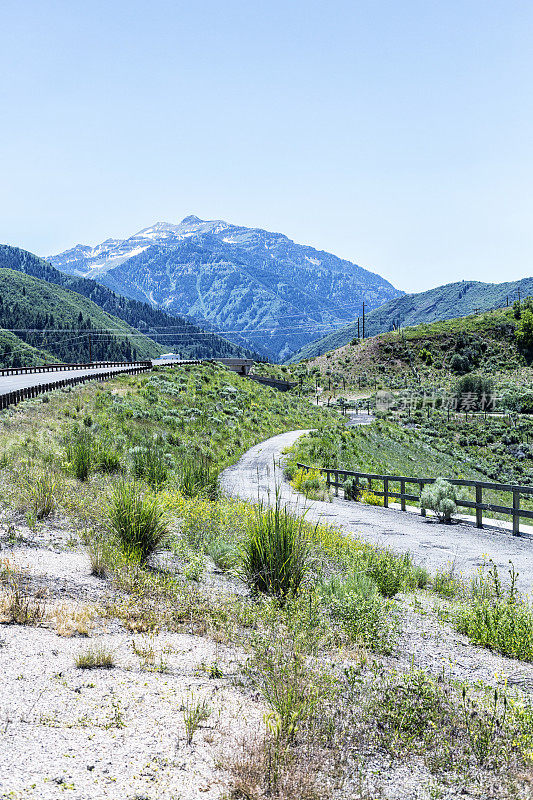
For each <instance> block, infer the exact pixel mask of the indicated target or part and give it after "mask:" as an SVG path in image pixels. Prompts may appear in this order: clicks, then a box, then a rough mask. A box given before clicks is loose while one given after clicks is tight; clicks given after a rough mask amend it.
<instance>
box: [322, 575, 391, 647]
mask: <svg viewBox="0 0 533 800" xmlns="http://www.w3.org/2000/svg"><path fill="white" fill-rule="evenodd" d="M319 592H320V594H321V596H322V599H323V601H324V603H325V604H326V606H327V607H328V608H329V610H330V613H331V615H332V617H333V618H334V619H338V620H339V621H340V622H341V624H342V627H343V628H344V630H345V631H346V633H347V634H348V636H349V637H350V639H352V640H353V641H354V642H357V643H358V644H362V645H364V646H366V647H369V648H370V649H371V650H376V651H377V652H384V653H388V652H390V651H391V650H392V646H393V643H394V640H395V634H396V630H397V619H396V615H395V614H394V613H393V606H392V605H391V602H390V601H389V600H385V599H383V598H382V597H381V595H380V594H379V592H378V587H377V585H376V583H375V581H374V580H372V578H371V577H370V576H369V575H365V574H362V573H352V574H351V575H349V576H348V577H347V578H346V579H345V580H342V579H341V578H339V577H338V576H334V577H333V578H331V579H330V580H328V581H326V582H323V583H322V584H321V585H320V587H319Z"/></svg>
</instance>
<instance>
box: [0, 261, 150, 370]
mask: <svg viewBox="0 0 533 800" xmlns="http://www.w3.org/2000/svg"><path fill="white" fill-rule="evenodd" d="M0 329H6V330H7V331H9V332H10V333H12V334H14V335H15V336H16V337H17V338H18V339H20V340H21V341H22V342H24V343H25V344H27V345H30V346H31V347H32V348H36V349H39V350H45V351H47V352H48V353H51V354H52V355H53V356H54V357H55V358H57V359H59V360H61V361H67V362H68V361H87V360H88V359H89V357H90V356H92V358H93V360H103V359H105V360H112V361H114V360H117V361H135V360H137V359H147V358H152V357H154V356H157V355H158V354H159V353H161V347H160V345H157V344H156V343H155V342H154V341H152V340H151V339H149V338H148V337H146V336H144V335H143V334H142V333H139V331H136V330H135V329H134V328H132V327H131V326H130V325H128V323H127V322H124V321H123V320H121V319H118V318H117V317H113V316H111V314H108V313H107V312H105V311H102V309H101V308H100V307H99V306H97V305H96V304H95V303H93V302H92V301H91V300H88V299H87V298H86V297H82V296H81V295H78V294H76V293H75V292H71V291H70V290H69V289H65V288H64V287H63V286H57V285H54V284H50V283H47V282H46V281H43V280H40V279H39V278H34V277H32V276H31V275H26V274H24V273H22V272H16V271H15V270H11V269H0Z"/></svg>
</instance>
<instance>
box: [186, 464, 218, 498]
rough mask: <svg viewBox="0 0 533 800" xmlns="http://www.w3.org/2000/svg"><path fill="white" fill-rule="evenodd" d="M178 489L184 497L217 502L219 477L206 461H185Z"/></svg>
mask: <svg viewBox="0 0 533 800" xmlns="http://www.w3.org/2000/svg"><path fill="white" fill-rule="evenodd" d="M178 488H179V490H180V492H181V493H182V495H183V496H184V497H207V498H209V499H210V500H216V498H217V496H218V476H217V474H216V473H215V472H214V471H213V469H212V468H211V467H210V466H209V464H208V463H207V461H206V460H205V459H202V458H200V459H185V460H184V461H183V463H182V465H181V469H180V472H179V481H178Z"/></svg>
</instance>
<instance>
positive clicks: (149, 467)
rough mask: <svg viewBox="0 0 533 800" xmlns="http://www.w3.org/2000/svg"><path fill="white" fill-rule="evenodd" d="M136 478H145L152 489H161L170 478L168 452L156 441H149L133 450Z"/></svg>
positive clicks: (133, 471) (133, 469) (133, 470)
mask: <svg viewBox="0 0 533 800" xmlns="http://www.w3.org/2000/svg"><path fill="white" fill-rule="evenodd" d="M132 456H133V467H132V473H133V477H134V478H143V479H144V480H145V481H146V483H147V484H148V485H149V486H151V487H152V489H159V488H160V487H161V486H163V484H164V483H165V482H166V480H167V478H168V459H167V456H166V453H165V452H164V450H163V449H162V447H161V446H160V445H158V444H157V443H156V442H149V443H148V444H147V445H145V446H143V447H136V448H135V449H134V450H133V451H132Z"/></svg>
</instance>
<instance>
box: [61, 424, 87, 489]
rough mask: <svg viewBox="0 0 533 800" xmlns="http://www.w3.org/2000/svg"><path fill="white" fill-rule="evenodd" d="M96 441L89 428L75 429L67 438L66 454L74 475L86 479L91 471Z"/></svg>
mask: <svg viewBox="0 0 533 800" xmlns="http://www.w3.org/2000/svg"><path fill="white" fill-rule="evenodd" d="M93 450H94V442H93V437H92V435H91V433H89V431H87V430H75V431H73V432H72V433H71V435H70V437H69V438H68V440H67V443H66V448H65V455H66V459H67V463H68V465H69V467H70V470H71V472H72V473H73V475H74V476H75V477H76V478H77V479H78V480H80V481H86V480H87V478H88V477H89V474H90V472H91V467H92V462H93Z"/></svg>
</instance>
